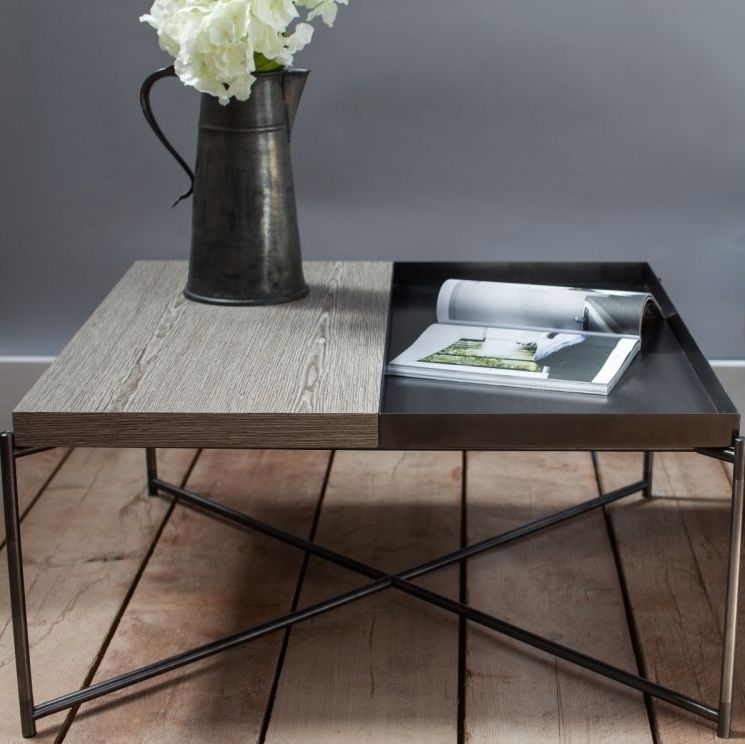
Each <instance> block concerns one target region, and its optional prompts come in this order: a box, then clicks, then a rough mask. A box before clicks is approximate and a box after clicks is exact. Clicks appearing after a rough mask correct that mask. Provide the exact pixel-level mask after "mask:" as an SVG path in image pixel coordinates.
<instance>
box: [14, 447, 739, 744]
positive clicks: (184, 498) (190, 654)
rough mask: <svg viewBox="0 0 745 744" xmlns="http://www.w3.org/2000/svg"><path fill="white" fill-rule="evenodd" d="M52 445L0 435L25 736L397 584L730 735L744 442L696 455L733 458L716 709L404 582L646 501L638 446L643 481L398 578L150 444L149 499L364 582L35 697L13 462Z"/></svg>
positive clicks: (648, 463) (647, 478) (646, 479)
mask: <svg viewBox="0 0 745 744" xmlns="http://www.w3.org/2000/svg"><path fill="white" fill-rule="evenodd" d="M45 449H50V448H48V447H43V448H40V447H34V448H16V447H15V445H14V435H13V433H12V432H4V433H2V434H0V465H1V466H2V490H3V505H4V510H5V525H6V533H7V550H8V572H9V579H10V599H11V613H12V619H13V640H14V645H15V657H16V671H17V676H18V693H19V703H20V713H21V727H22V732H23V735H24V736H25V737H32V736H34V735H35V734H36V721H37V720H39V719H40V718H44V717H45V716H48V715H51V714H53V713H57V712H59V711H62V710H66V709H68V708H72V707H74V706H77V705H80V704H81V703H84V702H87V701H89V700H94V699H96V698H99V697H101V696H103V695H107V694H109V693H111V692H114V691H116V690H121V689H123V688H125V687H129V686H130V685H134V684H137V683H138V682H143V681H144V680H147V679H151V678H153V677H156V676H158V675H160V674H164V673H165V672H168V671H171V670H173V669H178V668H179V667H183V666H186V665H187V664H191V663H192V662H195V661H198V660H200V659H204V658H207V657H208V656H213V655H214V654H217V653H220V652H222V651H226V650H228V649H230V648H233V647H235V646H238V645H240V644H243V643H246V642H248V641H251V640H253V639H255V638H260V637H262V636H264V635H267V634H268V633H272V632H274V631H277V630H280V629H282V628H287V627H289V626H291V625H293V624H294V623H297V622H300V621H302V620H307V619H308V618H311V617H314V616H316V615H320V614H322V613H325V612H328V611H330V610H333V609H334V608H336V607H341V606H343V605H345V604H348V603H350V602H354V601H355V600H357V599H361V598H362V597H366V596H368V595H371V594H375V593H377V592H380V591H382V590H384V589H389V588H393V589H397V590H398V591H401V592H404V593H405V594H409V595H411V596H413V597H416V598H417V599H420V600H422V601H424V602H427V603H428V604H431V605H434V606H436V607H439V608H441V609H443V610H446V611H448V612H451V613H454V614H456V615H458V616H459V617H460V618H464V619H466V620H469V621H471V622H474V623H477V624H478V625H481V626H483V627H486V628H490V629H491V630H495V631H497V632H498V633H501V634H503V635H506V636H508V637H510V638H513V639H515V640H517V641H520V642H522V643H525V644H526V645H528V646H532V647H533V648H537V649H540V650H541V651H545V652H547V653H549V654H552V655H553V656H555V657H557V658H560V659H564V660H565V661H568V662H571V663H573V664H577V665H578V666H581V667H584V668H585V669H589V670H591V671H593V672H596V673H597V674H600V675H602V676H604V677H607V678H609V679H612V680H615V681H616V682H619V683H621V684H623V685H627V686H628V687H632V688H634V689H636V690H640V691H641V692H643V693H644V694H645V695H651V696H653V697H657V698H660V699H661V700H665V701H667V702H668V703H671V704H673V705H676V706H678V707H680V708H683V709H685V710H687V711H689V712H691V713H694V714H695V715H698V716H701V717H703V718H706V719H708V720H711V721H716V723H717V733H718V735H719V736H720V737H724V738H729V737H730V736H731V721H732V698H733V690H734V665H735V642H736V633H737V599H738V593H739V576H740V550H741V543H742V536H743V484H744V482H745V481H744V476H745V439H743V438H742V437H737V438H735V439H734V441H733V443H732V446H731V447H727V448H717V449H699V450H697V451H698V452H700V453H701V454H703V455H706V456H709V457H715V458H718V459H720V460H724V461H726V462H730V463H733V465H734V475H733V480H732V507H731V523H730V546H729V561H728V567H727V588H726V598H725V603H726V606H725V621H724V634H723V647H722V668H721V678H720V692H719V705H718V706H717V707H714V706H712V705H710V704H708V703H706V702H703V701H700V700H696V699H695V698H692V697H689V696H688V695H685V694H683V693H681V692H677V691H675V690H672V689H669V688H667V687H664V686H662V685H659V684H657V683H656V682H653V681H651V680H649V679H646V678H644V677H641V676H639V675H636V674H632V673H630V672H627V671H625V670H623V669H620V668H618V667H615V666H612V665H610V664H607V663H606V662H604V661H602V660H600V659H596V658H594V657H592V656H588V655H587V654H583V653H581V652H579V651H576V650H574V649H571V648H568V647H566V646H563V645H562V644H560V643H556V642H555V641H551V640H549V639H547V638H544V637H542V636H539V635H536V634H535V633H531V632H530V631H528V630H526V629H524V628H521V627H519V626H516V625H513V624H511V623H508V622H506V621H505V620H501V619H500V618H497V617H494V616H492V615H489V614H487V613H484V612H481V611H479V610H477V609H475V608H473V607H470V606H469V605H468V604H466V603H464V602H459V601H455V600H452V599H449V598H447V597H444V596H442V595H441V594H437V593H436V592H432V591H429V590H427V589H424V588H422V587H420V586H418V585H416V584H413V583H411V581H412V580H413V579H416V578H418V577H420V576H423V575H424V574H427V573H430V572H431V571H436V570H438V569H441V568H445V567H446V566H450V565H452V564H455V563H460V564H461V565H463V563H464V562H465V561H466V560H467V559H468V558H471V557H473V556H476V555H479V554H480V553H483V552H485V551H487V550H491V549H493V548H496V547H499V546H502V545H506V544H508V543H510V542H513V541H515V540H519V539H522V538H524V537H527V536H528V535H532V534H534V533H536V532H538V531H540V530H544V529H546V528H548V527H551V526H554V525H557V524H560V523H562V522H564V521H566V520H569V519H572V518H574V517H577V516H579V515H581V514H584V513H586V512H588V511H591V510H593V509H598V508H600V507H603V506H605V505H607V504H610V503H612V502H614V501H618V500H619V499H622V498H625V497H626V496H630V495H631V494H635V493H639V492H641V493H643V495H644V496H645V497H647V498H651V497H652V470H653V453H652V452H646V453H645V456H644V472H643V474H642V479H641V480H639V481H637V482H635V483H631V484H629V485H628V486H624V487H623V488H619V489H616V490H614V491H611V492H609V493H606V494H603V495H601V496H598V497H596V498H594V499H590V500H589V501H585V502H582V503H580V504H577V505H576V506H573V507H571V508H568V509H564V510H561V511H559V512H556V513H554V514H551V515H548V516H545V517H542V518H540V519H537V520H535V521H532V522H529V523H527V524H525V525H522V526H521V527H518V528H515V529H511V530H509V531H507V532H503V533H501V534H498V535H495V536H494V537H491V538H489V539H486V540H483V541H480V542H478V543H475V544H473V545H470V546H467V547H465V548H462V549H460V550H456V551H453V552H451V553H447V554H446V555H443V556H441V557H440V558H436V559H434V560H430V561H427V562H426V563H423V564H420V565H417V566H413V567H411V568H409V569H406V570H404V571H401V572H399V573H397V574H389V573H386V572H384V571H380V570H378V569H377V568H374V567H372V566H369V565H366V564H364V563H361V562H359V561H356V560H354V559H352V558H349V557H347V556H344V555H342V554H340V553H337V552H335V551H333V550H330V549H328V548H324V547H323V546H321V545H317V544H316V543H314V542H311V541H309V540H306V539H303V538H300V537H297V536H296V535H293V534H291V533H289V532H286V531H284V530H282V529H279V528H277V527H274V526H272V525H270V524H267V523H265V522H262V521H260V520H258V519H255V518H253V517H251V516H249V515H247V514H244V513H242V512H240V511H237V510H235V509H232V508H230V507H227V506H224V505H222V504H219V503H217V502H215V501H213V500H211V499H208V498H206V497H204V496H202V495H200V494H197V493H194V492H192V491H189V490H187V489H185V488H180V487H178V486H176V485H174V484H172V483H168V482H166V481H163V480H161V479H160V478H159V477H158V473H157V460H156V452H155V449H152V448H150V449H146V465H147V483H148V492H149V494H150V495H152V496H155V495H157V494H161V493H162V494H166V495H168V496H171V497H174V498H175V499H176V500H177V501H178V502H179V503H183V504H185V505H187V506H190V507H193V508H195V509H197V510H199V511H202V512H204V513H205V514H208V515H213V516H216V517H219V518H221V519H226V520H228V521H230V522H232V523H234V524H237V525H240V526H242V527H245V528H247V529H249V530H253V531H256V532H259V533H261V534H263V535H267V536H269V537H272V538H275V539H276V540H279V541H281V542H283V543H285V544H287V545H291V546H293V547H295V548H298V549H300V550H303V551H305V552H306V553H308V554H311V555H314V556H318V557H319V558H323V559H324V560H327V561H330V562H332V563H335V564H337V565H339V566H343V567H344V568H347V569H349V570H351V571H354V572H356V573H358V574H360V575H361V576H364V577H366V578H368V579H370V580H371V581H370V583H367V584H365V585H363V586H361V587H359V588H357V589H354V590H352V591H349V592H345V593H343V594H340V595H338V596H336V597H333V598H331V599H328V600H326V601H324V602H320V603H319V604H315V605H312V606H310V607H306V608H304V609H301V610H297V611H295V612H291V613H289V614H286V615H282V616H281V617H278V618H276V619H275V620H272V621H270V622H267V623H263V624H261V625H258V626H255V627H253V628H249V629H247V630H244V631H242V632H241V633H236V634H234V635H231V636H228V637H226V638H221V639H219V640H216V641H213V642H211V643H208V644H205V645H203V646H198V647H196V648H193V649H190V650H188V651H184V652H182V653H179V654H176V655H174V656H170V657H168V658H165V659H161V660H160V661H156V662H154V663H152V664H148V665H147V666H143V667H139V668H137V669H133V670H131V671H129V672H126V673H124V674H120V675H117V676H116V677H112V678H110V679H107V680H104V681H102V682H97V683H95V684H92V685H90V686H88V687H84V688H82V689H80V690H77V691H75V692H72V693H69V694H66V695H62V696H60V697H56V698H54V699H52V700H48V701H46V702H43V703H38V704H37V703H35V702H34V696H33V687H32V678H31V660H30V649H29V641H28V625H27V619H26V598H25V590H24V582H23V553H22V549H21V529H20V514H19V509H18V490H17V484H16V468H15V461H16V458H18V457H23V456H26V455H31V454H34V453H36V452H40V451H43V450H45Z"/></svg>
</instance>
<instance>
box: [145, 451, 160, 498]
mask: <svg viewBox="0 0 745 744" xmlns="http://www.w3.org/2000/svg"><path fill="white" fill-rule="evenodd" d="M145 463H146V467H147V492H148V495H150V496H157V495H158V487H157V486H156V485H155V481H156V480H157V478H158V456H157V454H156V451H155V447H148V448H147V449H146V450H145Z"/></svg>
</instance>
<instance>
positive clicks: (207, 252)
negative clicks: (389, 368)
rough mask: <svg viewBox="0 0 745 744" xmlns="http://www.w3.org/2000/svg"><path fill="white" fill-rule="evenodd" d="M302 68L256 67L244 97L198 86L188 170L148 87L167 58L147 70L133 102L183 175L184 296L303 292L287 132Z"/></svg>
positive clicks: (264, 301) (240, 300)
mask: <svg viewBox="0 0 745 744" xmlns="http://www.w3.org/2000/svg"><path fill="white" fill-rule="evenodd" d="M308 74H309V71H308V70H285V71H279V72H268V73H259V74H257V75H256V81H255V82H254V84H253V87H252V89H251V97H250V98H249V99H248V100H247V101H237V100H231V101H230V103H228V105H227V106H221V105H220V103H219V102H218V100H217V98H215V97H214V96H211V95H207V94H202V104H201V111H200V115H199V138H198V141H197V160H196V166H195V169H194V172H193V173H192V170H191V168H190V167H189V165H188V164H187V163H186V162H185V161H184V159H183V158H182V157H181V156H180V155H179V153H178V152H177V151H176V150H175V149H174V147H173V145H171V143H170V142H169V141H168V140H167V139H166V137H165V135H164V134H163V132H162V130H161V128H160V126H159V125H158V123H157V121H156V120H155V117H154V116H153V112H152V109H151V106H150V90H151V88H152V86H153V84H154V83H155V82H157V81H158V80H160V79H161V78H164V77H175V75H176V73H175V71H174V68H173V66H171V67H166V68H164V69H162V70H158V71H157V72H155V73H153V74H152V75H150V76H149V77H148V78H147V79H146V80H145V82H144V83H143V85H142V89H141V91H140V103H141V105H142V110H143V113H144V114H145V118H146V119H147V122H148V124H150V126H151V128H152V129H153V131H154V132H155V134H156V136H157V137H158V139H159V140H160V141H161V142H162V143H163V145H164V146H165V147H166V149H167V150H168V151H169V152H170V153H171V154H172V155H173V157H174V158H175V159H176V160H177V161H178V163H179V164H180V165H181V167H182V168H183V169H184V170H185V171H186V173H187V174H188V175H189V178H190V179H191V188H190V189H189V191H187V192H186V193H185V194H183V195H182V196H181V197H179V199H178V200H177V201H176V203H178V202H179V201H181V199H184V198H186V197H187V196H190V195H191V194H192V193H193V195H194V201H193V208H192V242H191V259H190V261H189V279H188V282H187V285H186V289H185V290H184V294H185V295H186V296H187V297H188V298H189V299H192V300H197V301H199V302H209V303H214V304H225V305H269V304H273V303H279V302H289V301H290V300H296V299H299V298H300V297H304V296H305V295H306V294H307V293H308V287H307V285H306V284H305V279H304V277H303V265H302V258H301V255H300V236H299V233H298V223H297V210H296V207H295V188H294V185H293V178H292V164H291V162H290V146H289V143H290V133H291V131H292V125H293V122H294V119H295V113H296V111H297V107H298V104H299V102H300V96H301V94H302V92H303V87H304V86H305V81H306V79H307V77H308Z"/></svg>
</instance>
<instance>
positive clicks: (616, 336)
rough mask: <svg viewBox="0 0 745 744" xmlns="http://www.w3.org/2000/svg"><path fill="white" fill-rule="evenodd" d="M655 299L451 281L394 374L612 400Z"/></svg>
mask: <svg viewBox="0 0 745 744" xmlns="http://www.w3.org/2000/svg"><path fill="white" fill-rule="evenodd" d="M650 315H657V316H659V315H660V309H659V306H658V305H657V302H656V301H655V300H654V298H653V297H652V295H650V294H647V293H645V292H621V291H616V290H604V289H577V288H568V287H554V286H548V285H535V284H510V283H504V282H474V281H466V280H462V279H448V280H447V281H446V282H445V283H444V284H443V285H442V287H441V288H440V293H439V295H438V297H437V323H435V324H434V325H431V326H430V327H429V328H427V330H426V331H424V333H422V335H421V336H419V338H418V339H417V340H416V341H415V342H414V343H413V344H412V345H411V346H410V347H409V348H408V349H406V351H404V352H403V353H402V354H399V355H398V356H397V357H396V358H395V359H394V360H393V361H391V362H390V363H389V364H388V368H387V371H388V373H389V374H392V375H402V376H404V377H422V378H426V379H432V380H447V381H450V382H470V383H473V382H476V383H484V384H489V385H507V386H513V387H525V388H534V389H538V390H554V391H565V392H578V393H595V394H597V395H607V394H608V393H609V392H610V391H611V390H612V388H613V386H614V385H615V384H616V382H617V381H618V379H619V378H620V377H621V375H622V374H623V372H624V370H625V369H626V368H627V367H628V366H629V364H630V363H631V360H632V359H633V358H634V357H635V356H636V354H637V353H638V352H639V348H640V346H641V331H642V324H643V321H644V319H645V318H646V317H649V316H650Z"/></svg>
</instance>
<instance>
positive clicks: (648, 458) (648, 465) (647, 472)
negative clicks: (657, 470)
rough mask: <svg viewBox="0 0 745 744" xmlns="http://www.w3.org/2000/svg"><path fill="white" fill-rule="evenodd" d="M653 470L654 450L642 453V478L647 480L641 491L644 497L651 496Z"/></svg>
mask: <svg viewBox="0 0 745 744" xmlns="http://www.w3.org/2000/svg"><path fill="white" fill-rule="evenodd" d="M653 470H654V452H645V453H644V475H642V480H644V481H646V482H647V487H646V488H645V489H644V490H643V491H642V494H643V496H644V498H646V499H651V498H652V473H653Z"/></svg>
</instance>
